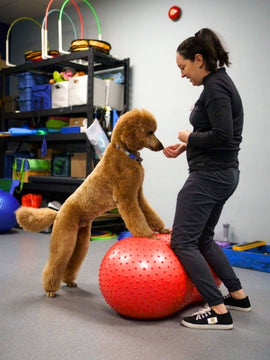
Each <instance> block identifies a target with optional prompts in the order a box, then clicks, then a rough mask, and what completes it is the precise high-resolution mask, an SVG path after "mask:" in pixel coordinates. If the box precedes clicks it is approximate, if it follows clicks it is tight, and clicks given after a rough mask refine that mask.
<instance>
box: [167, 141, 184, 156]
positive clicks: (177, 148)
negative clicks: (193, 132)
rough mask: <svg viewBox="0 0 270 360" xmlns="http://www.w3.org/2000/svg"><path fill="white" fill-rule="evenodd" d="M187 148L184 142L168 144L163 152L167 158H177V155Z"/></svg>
mask: <svg viewBox="0 0 270 360" xmlns="http://www.w3.org/2000/svg"><path fill="white" fill-rule="evenodd" d="M186 149H187V145H186V144H184V143H182V144H176V145H170V146H167V147H165V148H164V149H163V154H164V155H165V156H166V157H167V158H176V157H177V156H179V155H180V154H182V153H183V152H184V151H186Z"/></svg>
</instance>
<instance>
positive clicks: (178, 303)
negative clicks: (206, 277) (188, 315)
mask: <svg viewBox="0 0 270 360" xmlns="http://www.w3.org/2000/svg"><path fill="white" fill-rule="evenodd" d="M164 240H165V239H164ZM99 285H100V290H101V292H102V295H103V296H104V299H105V300H106V301H107V303H108V304H109V305H110V306H111V307H112V308H113V309H114V310H115V311H117V312H118V313H119V314H121V315H124V316H127V317H131V318H135V319H158V318H163V317H166V316H169V315H171V314H174V313H175V312H177V311H179V310H180V309H181V308H182V307H183V304H186V303H188V302H189V297H190V296H191V289H192V287H193V284H192V282H191V280H190V279H189V277H188V276H187V274H186V272H185V271H184V269H183V267H182V265H181V264H180V262H179V260H178V259H177V257H176V255H175V254H174V252H173V251H172V250H171V248H170V247H169V246H168V242H167V238H166V241H160V240H158V239H149V238H142V237H129V238H126V239H123V240H121V241H118V242H117V243H115V244H114V245H113V246H112V247H111V248H110V249H109V250H108V251H107V253H106V254H105V256H104V258H103V260H102V263H101V265H100V269H99Z"/></svg>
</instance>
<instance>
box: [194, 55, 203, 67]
mask: <svg viewBox="0 0 270 360" xmlns="http://www.w3.org/2000/svg"><path fill="white" fill-rule="evenodd" d="M194 62H195V63H196V65H197V66H198V67H199V68H202V67H203V66H204V58H203V56H202V54H196V55H195V57H194Z"/></svg>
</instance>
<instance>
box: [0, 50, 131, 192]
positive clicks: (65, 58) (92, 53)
mask: <svg viewBox="0 0 270 360" xmlns="http://www.w3.org/2000/svg"><path fill="white" fill-rule="evenodd" d="M65 67H72V68H74V69H75V70H76V71H84V72H85V73H86V74H87V75H88V96H87V104H85V105H78V106H70V107H64V108H58V109H48V110H40V111H26V112H14V113H7V112H5V111H4V106H2V109H1V122H0V131H2V132H3V131H7V130H8V129H7V128H6V127H7V125H6V124H7V121H10V120H18V121H21V120H22V121H25V120H26V119H29V118H39V119H44V118H47V117H49V116H52V115H54V116H57V115H58V116H73V117H75V116H83V117H86V118H87V121H88V126H89V125H90V124H91V123H92V121H93V114H94V106H93V80H94V75H95V73H96V72H99V71H110V70H114V69H118V68H121V69H122V71H123V74H124V79H125V81H124V111H126V110H128V108H129V67H130V63H129V58H126V59H123V60H119V59H116V58H113V57H111V56H110V55H105V54H103V53H102V52H100V51H97V50H95V49H93V48H90V49H88V50H86V51H78V52H74V53H71V54H67V55H61V56H58V57H55V58H50V59H46V60H42V61H39V62H32V63H25V64H22V65H18V66H16V67H10V68H7V69H3V70H2V71H1V72H0V78H1V99H2V101H3V99H4V97H5V96H6V95H12V94H7V91H6V89H7V88H8V84H9V81H10V76H16V75H17V74H19V73H23V72H32V73H39V74H46V75H52V73H53V71H55V70H57V71H62V70H63V68H65ZM42 140H43V136H39V135H30V136H16V137H1V138H0V177H3V176H4V166H3V164H4V153H5V148H6V143H7V142H8V141H12V142H17V143H18V144H19V143H41V142H42ZM46 140H47V143H48V144H49V145H50V147H53V145H54V143H55V144H56V143H57V144H59V143H66V144H73V145H76V144H80V145H81V146H83V147H84V148H85V152H86V154H87V174H89V173H90V172H91V171H92V170H93V168H94V166H95V162H94V160H93V159H94V152H93V149H92V147H91V145H90V143H89V141H88V139H87V137H86V135H85V134H84V133H79V134H47V135H46ZM51 180H52V181H51V182H50V184H49V185H48V183H47V182H44V183H43V182H42V181H40V182H30V183H26V184H24V188H25V189H26V190H31V189H33V190H34V189H36V190H39V189H40V190H42V188H44V186H45V187H46V189H47V190H48V188H51V189H52V191H54V192H57V191H59V192H63V189H64V191H65V192H67V194H68V193H72V192H73V191H74V190H75V189H76V187H78V186H79V185H80V183H81V182H82V181H83V179H81V180H78V179H76V180H74V179H72V178H66V181H65V182H63V183H62V184H59V183H58V182H57V181H56V179H55V182H53V179H51Z"/></svg>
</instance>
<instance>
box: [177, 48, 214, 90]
mask: <svg viewBox="0 0 270 360" xmlns="http://www.w3.org/2000/svg"><path fill="white" fill-rule="evenodd" d="M176 64H177V66H178V67H179V69H180V71H181V76H182V77H183V78H184V77H185V78H187V79H189V80H190V82H191V83H192V85H194V86H200V85H202V83H203V78H204V77H205V76H206V75H207V74H209V73H210V72H209V71H207V70H206V68H205V63H204V59H203V56H202V55H201V54H196V55H195V58H194V60H193V61H191V60H188V59H185V58H184V57H183V56H182V55H180V54H179V53H178V52H177V53H176Z"/></svg>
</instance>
